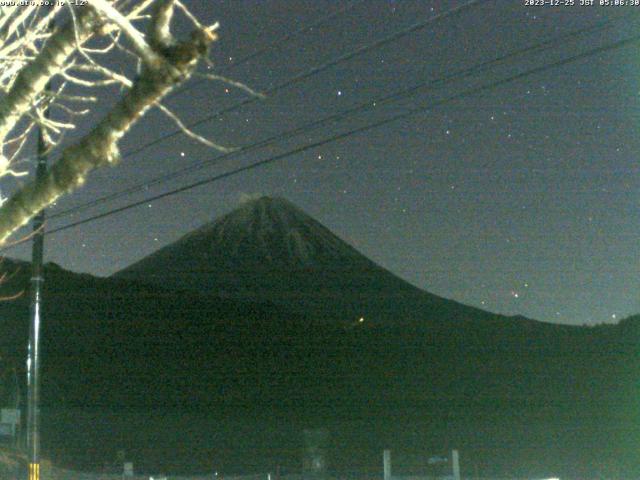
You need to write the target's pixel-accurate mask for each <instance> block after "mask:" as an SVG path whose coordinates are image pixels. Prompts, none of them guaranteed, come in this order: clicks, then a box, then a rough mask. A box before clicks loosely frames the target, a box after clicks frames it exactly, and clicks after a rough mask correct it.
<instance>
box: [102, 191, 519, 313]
mask: <svg viewBox="0 0 640 480" xmlns="http://www.w3.org/2000/svg"><path fill="white" fill-rule="evenodd" d="M114 278H121V279H129V280H136V281H140V282H144V283H150V284H157V285H163V286H167V285H171V286H173V287H177V288H182V289H190V290H195V291H198V292H200V293H203V294H207V295H215V296H221V297H230V298H235V299H240V300H249V301H267V302H272V303H276V304H281V305H286V307H287V309H289V310H292V311H295V312H298V313H301V314H304V315H307V316H310V317H314V318H317V317H319V318H323V319H328V320H331V321H334V322H338V323H347V324H348V323H351V322H356V321H359V320H360V319H364V320H365V321H367V322H374V323H375V322H382V323H384V322H394V323H400V322H415V321H418V322H429V321H432V322H443V321H447V320H458V321H462V320H463V319H476V320H477V319H481V318H485V319H488V318H495V316H494V315H492V314H487V313H486V312H483V311H482V310H479V309H476V308H472V307H469V306H465V305H462V304H459V303H457V302H455V301H452V300H447V299H444V298H441V297H439V296H437V295H434V294H431V293H428V292H425V291H423V290H420V289H418V288H416V287H414V286H413V285H411V284H409V283H408V282H406V281H404V280H402V279H400V278H398V277H397V276H395V275H394V274H392V273H391V272H389V271H388V270H386V269H384V268H382V267H380V266H379V265H377V264H375V263H374V262H372V261H371V260H369V259H368V258H366V257H365V256H364V255H362V254H361V253H360V252H358V251H357V250H356V249H355V248H353V247H352V246H350V245H349V244H347V243H346V242H344V241H343V240H341V239H340V238H339V237H338V236H336V235H335V234H333V233H332V232H331V231H330V230H329V229H327V228H326V227H324V226H323V225H321V224H320V223H319V222H317V221H316V220H314V219H313V218H312V217H310V216H309V215H307V214H306V213H304V212H303V211H302V210H300V209H299V208H298V207H296V206H295V205H293V204H291V203H290V202H289V201H287V200H285V199H283V198H278V197H276V198H271V197H266V196H265V197H261V198H259V199H255V200H251V201H247V202H245V203H244V204H243V205H241V206H240V207H239V208H237V209H236V210H234V211H232V212H231V213H229V214H227V215H225V216H223V217H222V218H220V219H218V220H215V221H213V222H211V223H209V224H206V225H204V226H203V227H201V228H198V229H197V230H195V231H193V232H191V233H189V234H187V235H185V236H184V237H182V238H181V239H179V240H178V241H176V242H174V243H172V244H170V245H168V246H166V247H164V248H161V249H160V250H158V251H157V252H154V253H152V254H151V255H149V256H148V257H145V258H144V259H142V260H140V261H138V262H136V263H134V264H133V265H131V266H129V267H127V268H125V269H124V270H121V271H120V272H118V273H116V274H115V275H114ZM522 321H523V322H530V320H527V319H524V318H523V319H522Z"/></svg>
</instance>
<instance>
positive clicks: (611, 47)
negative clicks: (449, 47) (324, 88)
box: [3, 35, 640, 250]
mask: <svg viewBox="0 0 640 480" xmlns="http://www.w3.org/2000/svg"><path fill="white" fill-rule="evenodd" d="M638 41H640V35H636V36H633V37H630V38H627V39H624V40H620V41H618V42H615V43H612V44H609V45H605V46H601V47H598V48H595V49H591V50H588V51H586V52H582V53H580V54H577V55H573V56H571V57H568V58H565V59H562V60H559V61H556V62H553V63H550V64H546V65H542V66H540V67H535V68H532V69H529V70H526V71H524V72H521V73H518V74H516V75H512V76H510V77H507V78H504V79H502V80H498V81H495V82H491V83H489V84H485V85H481V86H479V87H474V88H470V89H468V90H466V91H464V92H461V93H458V94H455V95H451V96H449V97H447V98H444V99H442V100H439V101H437V102H434V103H431V104H429V105H425V106H421V107H417V108H413V109H410V110H408V111H406V112H404V113H401V114H398V115H395V116H393V117H390V118H387V119H384V120H380V121H377V122H374V123H371V124H368V125H364V126H362V127H358V128H354V129H352V130H349V131H346V132H343V133H340V134H337V135H334V136H332V137H328V138H325V139H323V140H319V141H317V142H313V143H309V144H306V145H302V146H300V147H297V148H295V149H293V150H290V151H288V152H284V153H281V154H279V155H275V156H273V157H269V158H267V159H264V160H260V161H258V162H255V163H252V164H250V165H246V166H244V167H239V168H236V169H234V170H231V171H229V172H225V173H222V174H218V175H214V176H212V177H209V178H206V179H203V180H199V181H197V182H193V183H191V184H188V185H185V186H182V187H179V188H176V189H173V190H170V191H167V192H164V193H161V194H158V195H154V196H152V197H149V198H146V199H144V200H140V201H136V202H132V203H130V204H128V205H125V206H122V207H119V208H116V209H113V210H109V211H107V212H103V213H100V214H97V215H94V216H91V217H88V218H85V219H83V220H79V221H77V222H73V223H70V224H67V225H64V226H61V227H58V228H55V229H53V230H50V231H48V232H46V234H47V235H50V234H54V233H58V232H61V231H64V230H68V229H70V228H74V227H77V226H79V225H83V224H85V223H89V222H93V221H95V220H99V219H101V218H105V217H108V216H111V215H115V214H117V213H120V212H123V211H126V210H130V209H132V208H135V207H137V206H140V205H143V204H148V203H149V202H153V201H156V200H160V199H162V198H165V197H169V196H172V195H176V194H178V193H182V192H185V191H188V190H191V189H193V188H196V187H199V186H202V185H206V184H209V183H213V182H216V181H219V180H222V179H225V178H228V177H231V176H233V175H237V174H239V173H243V172H246V171H249V170H253V169H255V168H258V167H262V166H264V165H268V164H270V163H274V162H276V161H278V160H282V159H284V158H286V157H289V156H291V155H295V154H297V153H303V152H305V151H307V150H311V149H313V148H317V147H320V146H322V145H326V144H328V143H332V142H336V141H338V140H342V139H344V138H347V137H350V136H352V135H355V134H358V133H362V132H366V131H369V130H372V129H374V128H378V127H380V126H383V125H387V124H389V123H392V122H396V121H398V120H402V119H406V118H409V117H411V116H413V115H416V114H418V113H423V112H425V111H428V110H432V109H434V108H436V107H439V106H442V105H445V104H447V103H450V102H453V101H456V100H459V99H461V98H465V97H468V96H470V95H475V94H478V93H481V92H484V91H488V90H492V89H494V88H497V87H501V86H503V85H506V84H508V83H513V82H515V81H518V80H521V79H523V78H526V77H528V76H531V75H535V74H538V73H541V72H544V71H547V70H550V69H553V68H557V67H561V66H564V65H567V64H569V63H573V62H576V61H578V60H582V59H585V58H588V57H591V56H593V55H597V54H600V53H604V52H607V51H611V50H615V49H618V48H621V47H624V46H627V45H630V44H632V43H635V42H638ZM3 250H4V249H3Z"/></svg>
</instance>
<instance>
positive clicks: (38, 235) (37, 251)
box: [27, 112, 48, 480]
mask: <svg viewBox="0 0 640 480" xmlns="http://www.w3.org/2000/svg"><path fill="white" fill-rule="evenodd" d="M47 113H48V112H46V113H45V116H47ZM47 151H48V145H47V142H46V140H45V138H44V133H43V132H42V127H39V128H38V158H37V160H38V164H37V167H36V181H40V180H41V179H42V178H43V176H44V174H45V173H46V171H47ZM44 220H45V214H44V210H42V211H40V212H39V213H38V214H37V215H36V216H35V217H34V219H33V244H32V249H31V289H30V292H31V305H30V310H29V313H30V322H29V323H30V325H29V350H28V358H27V456H28V460H29V480H40V322H41V316H42V284H43V283H44V270H43V268H42V259H43V254H44Z"/></svg>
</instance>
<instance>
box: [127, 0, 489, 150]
mask: <svg viewBox="0 0 640 480" xmlns="http://www.w3.org/2000/svg"><path fill="white" fill-rule="evenodd" d="M488 1H489V0H470V1H468V2H467V3H464V4H462V5H460V6H458V7H455V8H452V9H451V10H447V11H445V12H443V13H440V14H438V15H435V16H433V17H429V18H428V19H427V20H423V21H420V22H416V23H414V24H412V25H410V26H409V27H407V28H404V29H402V30H399V31H397V32H394V33H391V34H390V35H387V36H386V37H383V38H381V39H379V40H376V41H375V42H373V43H368V44H366V45H363V46H361V47H358V48H356V49H355V50H352V51H350V52H348V53H345V54H343V55H340V56H338V57H336V58H334V59H332V60H329V61H327V62H325V63H323V64H321V65H318V66H316V67H312V68H311V69H309V70H307V71H304V72H301V73H299V74H297V75H294V76H293V77H291V78H290V79H288V80H285V81H284V82H282V83H279V84H278V85H275V86H273V87H271V88H270V89H267V90H265V91H264V92H262V93H263V94H264V95H271V94H273V93H277V92H279V91H280V90H283V89H285V88H287V87H290V86H291V85H294V84H296V83H299V82H302V81H303V80H306V79H307V78H310V77H312V76H314V75H317V74H319V73H321V72H323V71H325V70H328V69H329V68H331V67H334V66H336V65H338V64H340V63H343V62H346V61H349V60H351V59H352V58H354V57H357V56H358V55H362V54H363V53H366V52H368V51H370V50H373V49H375V48H379V47H382V46H384V45H386V44H388V43H391V42H393V41H395V40H398V39H400V38H402V37H405V36H407V35H409V34H411V33H414V32H417V31H418V30H421V29H423V28H425V27H427V26H428V25H430V24H431V23H433V22H436V21H438V20H442V19H445V18H449V17H453V16H455V15H459V14H461V13H463V12H464V11H465V10H467V9H468V8H472V7H475V6H478V5H480V4H481V3H484V2H488ZM257 100H258V97H249V98H246V99H244V100H242V101H241V102H239V103H236V104H235V105H232V106H230V107H228V108H224V109H222V110H219V111H217V112H215V113H213V114H211V115H207V116H206V117H204V118H202V119H200V120H196V121H195V122H192V123H189V124H187V125H186V126H187V128H189V129H192V128H194V127H197V126H198V125H202V124H203V123H206V122H208V121H210V120H213V119H215V118H218V117H220V116H222V115H224V114H227V113H230V112H234V111H236V110H238V109H239V108H241V107H244V106H245V105H249V104H252V103H254V102H256V101H257ZM181 133H183V132H182V130H181V129H178V130H174V131H173V132H171V133H168V134H166V135H163V136H161V137H159V138H157V139H156V140H152V141H150V142H148V143H145V144H144V145H141V146H140V147H138V148H135V149H133V150H130V151H129V152H126V153H124V154H123V155H122V158H123V159H124V158H128V157H130V156H133V155H136V154H138V153H140V152H142V151H143V150H146V149H147V148H149V147H151V146H153V145H156V144H158V143H161V142H163V141H165V140H167V139H169V138H173V137H175V136H177V135H180V134H181Z"/></svg>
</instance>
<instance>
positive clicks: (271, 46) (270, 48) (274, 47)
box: [167, 0, 364, 99]
mask: <svg viewBox="0 0 640 480" xmlns="http://www.w3.org/2000/svg"><path fill="white" fill-rule="evenodd" d="M363 1H364V0H354V1H352V2H351V3H349V4H347V5H345V6H343V7H340V8H338V9H336V10H334V11H333V12H331V13H329V14H327V15H323V16H321V17H320V18H318V19H316V20H315V21H314V22H312V23H309V24H307V25H304V26H302V27H300V28H299V29H298V30H295V31H293V32H291V33H288V34H286V35H283V36H282V37H280V38H279V39H277V40H274V41H273V42H271V43H268V44H266V45H265V46H263V47H262V48H259V49H257V50H256V51H254V52H252V53H249V54H248V55H245V56H244V57H241V58H240V59H238V60H235V61H234V62H232V63H228V64H225V65H222V66H221V67H220V69H221V70H222V71H223V72H225V71H227V70H231V69H233V68H237V67H239V66H240V65H243V64H245V63H247V62H248V61H250V60H253V59H255V58H258V57H260V56H262V55H264V54H265V53H268V52H271V53H273V52H277V51H278V50H280V49H282V48H283V47H284V46H285V45H287V42H289V41H290V40H291V39H293V38H295V37H297V36H299V35H302V34H304V33H306V32H308V31H310V30H313V29H314V28H316V27H318V26H319V25H322V24H323V23H326V22H328V21H329V20H333V19H334V18H336V17H337V16H339V15H343V14H345V13H347V12H348V11H350V10H353V9H354V8H355V7H356V6H358V4H360V3H362V2H363ZM206 81H207V80H204V79H203V80H196V81H195V82H192V83H190V84H189V85H187V86H185V87H184V88H181V89H179V90H176V91H174V92H172V93H170V94H169V95H168V96H167V99H171V98H175V97H177V96H179V95H182V94H183V93H185V92H188V91H190V90H193V89H194V88H195V87H197V86H199V85H201V84H202V83H204V82H206Z"/></svg>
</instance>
